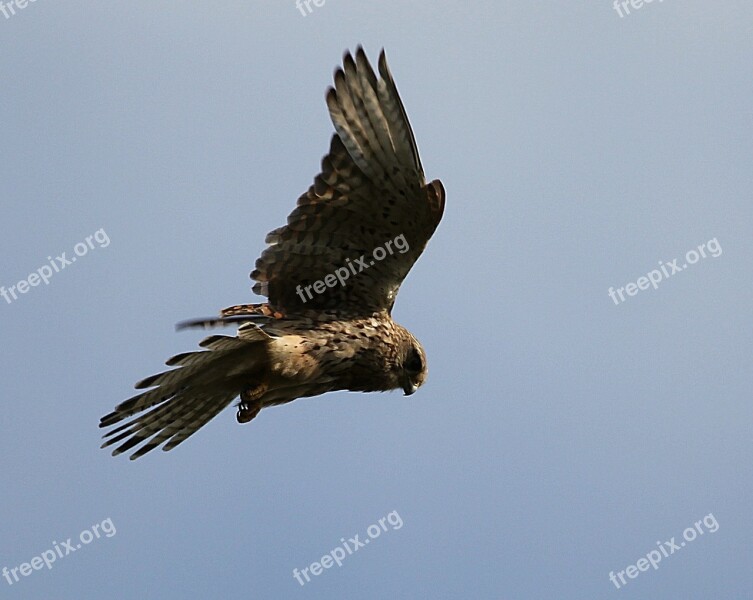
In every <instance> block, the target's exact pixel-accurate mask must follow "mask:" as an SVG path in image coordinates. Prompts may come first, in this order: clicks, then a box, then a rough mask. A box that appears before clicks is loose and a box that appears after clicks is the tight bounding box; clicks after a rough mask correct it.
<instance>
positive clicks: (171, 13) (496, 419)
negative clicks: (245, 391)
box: [0, 0, 753, 600]
mask: <svg viewBox="0 0 753 600" xmlns="http://www.w3.org/2000/svg"><path fill="white" fill-rule="evenodd" d="M16 3H17V4H16ZM16 3H12V4H11V3H9V2H8V0H4V4H3V5H2V7H5V9H6V10H5V11H3V8H2V7H0V40H1V41H0V47H1V48H2V53H0V82H2V84H1V85H2V94H0V97H2V103H1V106H0V111H1V114H2V116H1V117H0V145H1V147H2V150H3V152H2V157H3V158H2V160H0V206H1V207H2V213H1V214H2V219H0V256H1V257H2V259H1V261H0V286H2V289H3V290H5V291H6V294H7V295H8V298H5V297H0V332H1V334H2V342H3V343H2V344H0V362H1V363H2V368H3V377H2V379H1V380H0V395H1V397H2V403H3V410H2V413H1V414H0V455H2V457H3V459H2V465H3V470H2V483H1V484H0V485H1V486H2V487H1V488H0V489H2V493H1V494H0V508H1V509H2V510H1V511H0V569H3V570H2V571H0V590H2V591H1V593H0V596H2V597H3V598H11V599H14V598H17V599H49V598H56V599H57V598H62V599H66V600H67V599H74V598H75V599H79V598H102V597H107V598H113V599H119V598H134V597H138V598H146V599H151V598H160V599H164V598H168V599H172V598H176V599H177V598H180V599H187V598H197V599H199V598H209V597H224V598H274V599H277V598H282V599H288V598H293V599H295V598H300V599H333V598H351V597H354V596H357V597H359V598H364V599H371V598H375V599H376V598H380V599H381V598H405V599H414V598H432V599H445V598H448V599H452V598H479V599H490V600H518V599H538V598H562V599H568V600H569V599H574V600H575V599H577V600H582V599H583V598H599V599H609V598H614V599H621V600H627V599H630V598H633V599H641V600H644V599H659V598H661V599H662V600H675V599H678V600H679V599H682V600H687V599H699V600H705V599H708V598H725V599H726V598H730V599H733V598H734V599H737V598H743V597H748V596H749V594H750V589H751V587H753V571H751V569H750V564H751V560H752V559H753V549H752V548H751V539H753V519H752V518H751V506H752V505H753V478H751V475H750V467H749V465H750V464H751V456H752V455H753V435H751V430H752V429H753V402H752V400H753V399H752V398H751V392H750V391H751V388H752V387H753V374H752V370H751V357H752V356H753V334H752V328H751V324H752V321H751V307H750V300H751V298H753V277H751V264H753V237H752V236H751V234H750V233H751V220H752V219H753V206H752V205H751V195H752V194H753V171H752V170H751V157H752V155H753V119H752V116H753V115H752V110H751V106H753V105H752V104H751V98H752V97H753V78H751V53H752V52H753V35H752V33H753V31H752V30H753V5H751V3H750V2H743V1H742V0H725V1H723V2H702V1H700V0H683V1H682V2H681V1H680V0H664V1H663V2H662V1H660V0H654V1H653V2H650V3H649V2H644V3H641V2H640V1H639V0H636V1H635V2H633V4H631V3H630V2H625V3H623V4H618V5H617V7H616V8H615V5H614V4H613V3H612V2H611V1H610V0H593V1H588V2H581V3H573V2H530V1H529V2H507V1H502V0H497V1H488V0H487V1H484V0H481V1H479V2H476V3H473V5H472V6H468V5H462V4H461V3H458V2H449V1H445V0H437V1H435V2H427V1H423V0H417V1H415V2H410V3H407V2H398V1H396V0H387V1H385V2H379V3H377V2H368V3H366V2H357V1H356V2H347V3H346V2H344V1H343V0H326V1H323V0H318V3H319V4H320V5H319V6H317V5H316V4H314V3H313V2H312V3H310V4H309V8H308V9H307V8H306V5H304V4H301V5H300V7H297V6H296V4H295V2H294V0H286V1H285V2H275V3H272V2H259V1H257V0H246V1H244V2H240V1H230V2H224V3H211V4H209V3H206V2H196V1H193V0H186V1H183V2H176V1H170V0H166V1H164V2H158V3H155V2H146V1H145V0H132V1H129V2H120V3H114V2H108V3H104V2H87V1H81V0H73V1H69V2H52V1H50V0H37V1H35V2H28V3H26V2H24V0H16ZM9 6H10V7H12V8H13V11H11V10H10V8H9ZM628 11H629V12H628ZM4 13H7V16H6V15H5V14H4ZM358 44H362V45H363V46H364V48H365V50H366V52H367V54H368V55H369V56H370V58H371V59H372V61H375V60H376V58H377V56H378V53H379V51H380V50H381V49H382V48H385V49H386V52H387V57H388V60H389V62H390V67H391V70H392V73H393V75H394V77H395V80H396V82H397V86H398V88H399V90H400V93H401V96H402V100H403V103H404V104H405V107H406V110H407V113H408V115H409V117H410V120H411V124H412V126H413V130H414V132H415V136H416V139H417V142H418V146H419V150H420V153H421V160H422V163H423V166H424V169H425V171H426V175H427V178H429V179H435V178H439V179H441V180H442V182H443V184H444V187H445V189H446V191H447V201H446V208H445V212H444V218H443V220H442V222H441V223H440V225H439V227H438V229H437V231H436V233H435V235H434V237H433V238H432V240H431V242H430V243H429V245H428V248H427V250H426V252H425V253H424V255H423V256H422V257H421V258H420V260H419V261H418V262H417V264H416V266H415V267H414V269H413V270H412V271H411V273H410V275H409V276H408V278H407V280H406V282H405V283H404V285H403V286H402V288H401V291H400V295H399V297H398V299H397V302H396V305H395V309H394V312H393V317H394V318H395V319H396V320H397V321H398V322H399V323H401V324H403V325H404V326H406V327H407V328H408V329H410V330H411V331H412V332H413V333H414V334H415V335H416V337H417V338H418V339H420V340H421V343H422V344H423V346H424V348H425V350H426V353H427V358H428V366H429V377H428V381H427V383H426V384H425V385H424V386H423V387H422V388H421V389H420V390H419V391H418V392H417V393H416V394H414V395H412V396H410V397H405V396H403V395H402V393H401V392H400V391H396V392H393V393H387V394H356V393H347V392H338V393H330V394H326V395H324V396H320V397H316V398H308V399H302V400H298V401H296V402H293V403H290V404H287V405H285V406H281V407H275V408H271V409H268V410H264V411H263V412H262V413H261V414H260V415H259V417H257V418H256V419H255V420H254V421H252V422H251V423H249V424H245V425H239V424H237V423H236V421H235V414H234V411H233V410H232V409H228V410H226V411H224V412H222V413H221V414H220V415H218V416H217V417H216V418H215V419H214V420H213V421H211V422H210V423H209V424H208V425H207V426H206V427H204V428H203V429H202V430H201V431H199V432H198V433H197V434H196V435H194V436H193V437H192V438H191V439H190V440H188V441H186V442H185V443H184V444H182V445H181V446H179V447H177V448H176V449H174V450H172V451H170V452H168V453H164V452H161V451H155V452H152V453H150V454H149V455H147V456H145V457H144V458H141V459H139V460H138V461H129V460H128V459H127V458H126V457H125V456H119V457H115V458H113V457H112V456H110V453H109V452H108V451H107V450H102V449H100V448H99V445H100V443H101V440H100V435H101V433H102V431H101V430H100V429H99V428H98V422H99V418H100V417H101V416H103V415H104V414H106V413H108V412H110V411H111V410H112V409H113V407H114V406H115V405H116V404H117V403H119V402H120V401H122V400H124V399H126V398H128V397H130V396H131V395H132V394H133V389H132V386H133V384H134V382H136V381H137V380H139V379H141V378H143V377H146V376H147V375H150V374H152V373H156V372H158V371H160V370H161V369H162V367H163V366H164V364H163V363H164V361H165V360H166V359H167V358H168V357H170V356H172V355H174V354H177V353H180V352H186V351H190V350H193V349H195V348H196V347H197V343H198V342H199V341H200V340H201V339H202V338H203V337H204V335H205V333H204V332H201V331H199V332H196V331H188V332H185V331H182V332H177V333H176V332H175V329H174V325H175V323H177V322H179V321H182V320H185V319H189V318H193V317H205V316H211V315H214V314H215V313H216V312H217V311H218V310H219V309H220V308H222V307H225V306H229V305H232V304H236V303H244V302H253V301H259V300H260V298H258V297H256V296H254V295H253V294H252V292H251V290H250V287H251V283H252V282H251V280H250V279H249V277H248V273H249V272H250V271H251V269H252V268H253V263H254V261H255V259H256V258H257V256H258V255H259V254H260V253H261V251H262V250H263V248H264V236H265V234H266V233H267V232H268V231H270V230H272V229H274V228H276V227H278V226H280V225H282V224H284V222H285V218H286V216H287V214H288V213H289V212H290V210H291V209H292V208H293V206H294V203H295V201H296V199H297V198H298V196H299V195H300V194H301V193H303V192H304V191H305V190H306V189H307V188H308V186H309V185H310V184H311V182H312V181H313V177H314V176H315V175H316V174H317V173H318V170H319V164H320V160H321V157H322V155H323V154H324V153H325V152H326V151H327V149H328V147H329V138H330V136H331V133H332V130H333V129H332V124H331V122H330V120H329V115H328V112H327V108H326V104H325V101H324V95H325V92H326V89H327V87H328V86H329V85H330V83H331V81H332V72H333V70H334V68H335V67H336V66H338V65H339V64H340V62H341V60H342V54H343V52H344V51H345V50H347V49H355V48H356V46H357V45H358ZM64 253H65V254H64ZM59 257H60V258H59ZM74 257H75V258H76V260H75V261H73V258H74ZM12 286H16V287H15V288H13V289H14V293H15V294H16V297H15V298H14V297H13V295H12V294H11V293H10V291H9V290H10V289H11V287H12ZM231 332H232V330H231V331H230V332H226V333H231ZM380 521H381V524H380ZM366 542H368V544H367V543H366Z"/></svg>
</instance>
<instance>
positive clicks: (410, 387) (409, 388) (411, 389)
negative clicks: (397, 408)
mask: <svg viewBox="0 0 753 600" xmlns="http://www.w3.org/2000/svg"><path fill="white" fill-rule="evenodd" d="M417 389H418V386H417V385H416V384H415V383H406V384H405V385H404V386H403V391H404V392H405V395H406V396H410V395H411V394H415V393H416V390H417Z"/></svg>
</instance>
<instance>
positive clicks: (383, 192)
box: [251, 47, 445, 314]
mask: <svg viewBox="0 0 753 600" xmlns="http://www.w3.org/2000/svg"><path fill="white" fill-rule="evenodd" d="M379 75H380V77H379V78H377V75H376V74H375V73H374V70H373V69H372V67H371V65H370V64H369V61H368V59H367V58H366V54H365V53H364V51H363V49H362V48H360V47H359V48H358V50H357V52H356V55H355V58H353V56H351V54H350V53H346V54H345V57H344V59H343V67H342V68H341V69H338V70H337V71H336V72H335V76H334V87H333V88H330V90H329V92H328V93H327V106H328V108H329V112H330V116H331V118H332V123H333V124H334V127H335V131H336V134H335V135H334V136H333V137H332V141H331V144H330V150H329V153H328V154H327V155H326V156H325V157H324V158H323V159H322V170H321V173H320V174H319V175H317V176H316V178H315V180H314V184H313V185H312V186H311V187H310V188H309V190H308V191H307V192H306V193H305V194H303V195H302V196H301V197H300V198H299V199H298V204H297V206H296V208H295V209H294V210H293V212H292V213H291V214H290V216H289V217H288V222H287V225H285V226H283V227H280V228H278V229H275V230H274V231H272V232H270V233H269V234H268V235H267V239H266V242H267V244H269V246H268V247H267V248H266V249H265V250H264V252H263V253H262V255H261V257H260V258H259V259H258V260H257V261H256V268H255V269H254V271H253V272H252V273H251V277H252V278H253V279H255V280H256V284H255V285H254V291H255V292H256V293H257V294H261V295H266V296H267V297H268V298H269V304H270V305H272V306H274V307H275V309H277V310H280V311H282V312H284V313H291V312H295V311H300V310H303V309H319V310H322V309H323V310H327V309H334V310H345V311H348V312H350V313H361V314H368V313H372V312H374V311H378V310H385V309H386V310H388V311H389V310H391V308H392V305H393V303H394V301H395V296H396V295H397V291H398V289H399V287H400V284H401V283H402V281H403V279H404V278H405V276H406V275H407V274H408V271H410V269H411V267H412V266H413V264H414V263H415V261H416V259H418V257H419V256H420V254H421V252H423V250H424V248H425V246H426V243H427V242H428V240H429V238H430V237H431V235H432V234H433V233H434V230H435V229H436V227H437V225H438V224H439V220H440V219H441V217H442V212H443V210H444V196H445V194H444V189H443V187H442V184H441V183H440V182H439V181H433V182H431V183H429V184H427V183H426V180H425V178H424V173H423V168H422V167H421V161H420V159H419V156H418V149H417V147H416V142H415V139H414V137H413V131H412V130H411V127H410V123H409V122H408V118H407V116H406V114H405V109H404V108H403V104H402V101H401V100H400V96H399V95H398V92H397V87H396V86H395V82H394V80H393V78H392V74H391V73H390V70H389V67H388V66H387V60H386V58H385V55H384V51H382V53H381V54H380V57H379ZM375 250H376V251H377V252H378V255H375V254H374V251H375ZM362 257H363V258H362ZM359 259H361V260H360V261H359ZM338 269H339V271H338ZM338 272H339V273H340V275H341V278H340V279H337V280H336V279H335V274H336V273H338ZM328 275H329V276H330V277H329V279H328V280H325V278H326V277H327V276H328ZM317 281H322V282H324V283H326V288H325V289H324V291H323V292H322V291H321V290H322V288H324V284H319V286H318V288H319V289H318V291H317V289H315V288H314V285H315V284H316V282H317ZM307 286H309V287H308V288H307Z"/></svg>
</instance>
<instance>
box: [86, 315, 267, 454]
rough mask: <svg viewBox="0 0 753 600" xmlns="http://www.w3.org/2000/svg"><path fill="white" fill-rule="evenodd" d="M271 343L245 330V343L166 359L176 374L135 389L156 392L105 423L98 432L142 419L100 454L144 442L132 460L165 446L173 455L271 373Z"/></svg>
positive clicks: (223, 341)
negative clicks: (254, 381) (247, 388)
mask: <svg viewBox="0 0 753 600" xmlns="http://www.w3.org/2000/svg"><path fill="white" fill-rule="evenodd" d="M268 339H269V336H267V335H266V334H265V333H264V332H263V331H262V330H261V329H259V328H258V327H255V326H252V325H251V324H247V325H245V326H244V331H243V332H242V337H229V336H222V335H214V336H210V337H208V338H206V339H205V340H203V341H202V342H201V343H200V346H202V347H203V348H207V349H208V350H202V351H197V352H186V353H183V354H178V355H176V356H173V357H172V358H170V359H168V360H167V363H166V364H167V365H168V366H177V368H175V369H173V370H171V371H165V372H164V373H158V374H157V375H152V376H151V377H147V378H146V379H142V380H141V381H139V382H138V383H136V386H135V387H136V389H145V388H152V389H149V390H147V391H145V392H142V393H140V394H138V395H136V396H134V397H133V398H130V399H128V400H125V401H124V402H122V403H121V404H119V405H118V406H117V407H116V408H115V410H114V411H113V412H111V413H110V414H108V415H105V416H104V417H102V419H101V420H100V424H99V426H100V427H110V426H112V425H116V424H117V423H120V422H121V421H123V420H125V419H128V418H129V417H133V416H134V415H137V413H141V414H139V415H138V416H136V417H135V418H133V419H131V420H129V421H127V422H126V423H124V424H121V425H119V426H118V427H116V428H114V429H112V430H110V431H109V432H107V433H106V434H105V435H104V436H103V437H104V438H105V442H104V443H103V444H102V448H105V447H108V446H111V445H113V444H117V443H120V445H119V446H117V447H116V448H115V449H114V450H113V452H112V454H113V456H116V455H118V454H121V453H122V452H126V451H128V450H131V449H132V448H134V447H136V446H138V445H139V444H141V443H143V442H146V443H144V445H143V446H142V447H141V448H139V449H138V450H137V451H136V452H134V453H133V454H132V455H131V457H130V458H131V460H133V459H136V458H138V457H140V456H143V455H144V454H146V453H147V452H149V451H150V450H152V449H154V448H156V447H157V446H159V445H161V444H163V443H164V447H163V450H171V449H172V448H174V447H175V446H177V445H178V444H180V443H181V442H183V441H184V440H186V439H188V438H189V437H190V436H191V435H193V434H194V433H196V431H198V430H199V429H200V428H201V427H203V426H204V425H206V424H207V423H208V422H209V421H210V420H211V419H212V418H214V417H215V416H216V415H217V414H218V413H219V412H220V411H222V410H223V409H224V408H226V407H227V406H228V405H229V404H230V403H231V402H232V401H233V399H234V398H235V397H236V396H238V395H239V394H240V393H241V391H242V390H243V388H244V387H245V386H246V385H248V384H249V381H250V380H252V379H253V378H254V377H258V376H259V375H260V374H261V373H263V372H264V370H265V369H266V368H268V356H267V351H266V344H265V343H264V342H265V341H266V340H268Z"/></svg>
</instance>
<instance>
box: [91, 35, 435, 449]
mask: <svg viewBox="0 0 753 600" xmlns="http://www.w3.org/2000/svg"><path fill="white" fill-rule="evenodd" d="M379 75H380V77H377V75H376V74H375V73H374V71H373V69H372V67H371V65H370V64H369V62H368V60H367V58H366V55H365V53H364V52H363V50H362V49H361V48H360V47H359V48H358V50H357V52H356V54H355V57H353V56H351V54H350V53H346V54H345V57H344V59H343V67H342V68H341V69H338V70H337V71H336V72H335V77H334V80H335V84H334V88H330V90H329V91H328V93H327V106H328V108H329V112H330V116H331V118H332V122H333V124H334V126H335V130H336V133H335V135H334V136H333V137H332V142H331V144H330V150H329V153H328V154H327V155H326V156H325V157H324V158H323V160H322V171H321V173H320V174H319V175H317V176H316V178H315V180H314V184H313V185H312V186H311V187H310V188H309V190H308V191H307V192H306V193H305V194H303V195H302V196H301V197H300V198H299V199H298V204H297V206H296V208H295V209H294V210H293V212H292V213H291V214H290V216H289V217H288V220H287V224H286V225H285V226H283V227H280V228H278V229H275V230H274V231H272V232H270V233H269V234H268V235H267V238H266V242H267V244H268V247H267V248H266V249H265V250H264V252H263V253H262V255H261V257H260V258H259V259H258V260H257V261H256V266H255V269H254V271H253V272H252V273H251V277H252V278H253V279H254V280H255V281H256V283H255V284H254V287H253V290H254V292H256V293H257V294H260V295H263V296H266V297H267V298H268V302H264V303H259V304H240V305H236V306H231V307H229V308H226V309H224V310H223V311H221V313H220V317H218V318H213V319H199V320H194V321H188V322H186V323H183V324H181V325H179V327H195V326H203V327H212V326H216V325H231V324H238V325H239V327H238V332H237V335H236V336H223V335H212V336H210V337H208V338H206V339H205V340H203V341H202V342H201V343H200V346H201V347H203V348H205V350H202V351H198V352H187V353H184V354H179V355H177V356H174V357H172V358H171V359H169V360H168V361H167V365H168V366H173V367H176V368H174V369H172V370H170V371H165V372H164V373H159V374H157V375H153V376H151V377H148V378H146V379H144V380H142V381H140V382H138V383H137V384H136V388H137V389H144V390H146V391H143V392H142V393H140V394H138V395H137V396H134V397H133V398H131V399H129V400H126V401H125V402H122V403H121V404H119V405H118V406H117V407H116V408H115V410H114V411H113V412H112V413H110V414H108V415H106V416H104V417H103V418H102V420H101V422H100V426H101V427H109V426H113V425H116V424H118V423H120V422H121V421H123V420H124V419H128V418H129V417H134V418H132V419H131V420H129V421H127V422H126V423H124V424H121V425H119V426H118V427H115V428H114V429H112V430H110V431H109V432H108V433H107V434H105V438H106V441H105V443H104V444H103V447H104V446H109V445H113V444H118V443H119V445H118V446H117V447H116V448H115V450H114V451H113V454H120V453H121V452H124V451H127V450H131V449H133V448H135V447H136V446H138V445H139V444H142V445H141V447H140V448H138V450H136V451H135V452H134V453H133V454H132V455H131V458H132V459H133V458H137V457H139V456H142V455H143V454H145V453H146V452H148V451H150V450H151V449H153V448H156V447H157V446H159V445H162V444H164V447H163V449H164V450H170V449H171V448H174V447H175V446H177V445H178V444H180V443H181V442H183V441H184V440H185V439H186V438H188V437H189V436H191V435H192V434H193V433H195V432H196V431H197V430H198V429H199V428H201V427H202V426H203V425H205V424H206V423H207V422H208V421H209V420H211V419H212V418H213V417H214V416H215V415H217V414H218V413H219V412H220V411H222V410H223V409H224V408H225V407H227V406H228V405H229V404H230V403H231V402H232V401H233V399H234V398H236V397H238V396H240V403H239V405H238V412H237V420H238V422H240V423H246V422H248V421H250V420H252V419H253V418H255V417H256V416H257V414H258V413H259V411H260V410H262V409H263V408H265V407H269V406H274V405H277V404H283V403H286V402H290V401H291V400H295V399H296V398H302V397H309V396H316V395H319V394H323V393H325V392H329V391H335V390H351V391H357V392H374V391H388V390H393V389H402V390H403V391H404V392H405V393H406V394H412V393H413V392H415V391H416V389H418V387H419V386H421V385H422V384H423V382H424V381H425V379H426V374H427V368H426V357H425V354H424V350H423V348H422V347H421V344H420V343H419V342H418V340H416V338H415V337H414V336H413V335H412V334H411V333H410V332H409V331H408V330H406V329H405V328H404V327H402V326H400V325H398V324H397V323H395V322H394V321H393V320H392V318H391V316H390V313H391V311H392V306H393V304H394V302H395V297H396V295H397V292H398V290H399V288H400V284H401V283H402V281H403V279H404V278H405V276H406V275H407V274H408V271H410V269H411V267H412V266H413V264H414V263H415V261H416V260H417V259H418V257H419V256H420V255H421V253H422V252H423V250H424V248H425V247H426V243H427V242H428V240H429V238H430V237H431V235H432V234H433V233H434V230H435V229H436V227H437V225H438V224H439V221H440V219H441V217H442V212H443V210H444V199H445V194H444V189H443V187H442V184H441V183H440V182H439V181H438V180H435V181H432V182H431V183H428V184H427V183H426V180H425V178H424V174H423V168H422V166H421V161H420V159H419V156H418V149H417V147H416V143H415V140H414V137H413V132H412V131H411V127H410V124H409V122H408V119H407V116H406V114H405V109H404V108H403V104H402V101H401V100H400V96H399V95H398V93H397V88H396V87H395V83H394V81H393V79H392V75H391V73H390V71H389V68H388V66H387V61H386V58H385V55H384V51H382V53H381V55H380V57H379ZM398 241H399V242H400V244H398ZM392 243H394V248H393V249H392V250H391V251H390V252H387V251H386V250H387V249H390V248H391V246H390V245H389V244H392ZM377 249H383V250H384V252H382V253H380V254H379V255H377V253H376V250H377ZM382 254H383V256H382ZM346 265H348V266H349V269H350V270H349V271H341V278H340V279H338V281H337V285H330V284H331V283H332V281H334V279H333V277H334V276H333V274H334V273H336V272H337V270H338V269H341V270H342V269H344V268H345V266H346ZM355 265H358V269H356V267H355ZM346 275H347V277H346ZM324 281H326V282H327V285H326V286H325V285H323V283H322V282H324ZM317 282H319V283H317ZM307 286H308V287H307ZM304 289H307V290H308V291H307V292H305V293H302V290H304ZM312 289H313V290H314V292H316V293H312ZM147 388H150V389H147Z"/></svg>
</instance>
